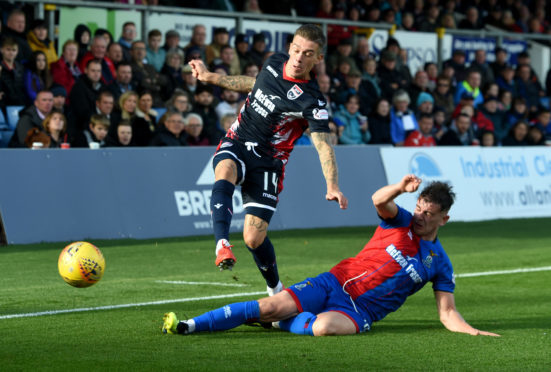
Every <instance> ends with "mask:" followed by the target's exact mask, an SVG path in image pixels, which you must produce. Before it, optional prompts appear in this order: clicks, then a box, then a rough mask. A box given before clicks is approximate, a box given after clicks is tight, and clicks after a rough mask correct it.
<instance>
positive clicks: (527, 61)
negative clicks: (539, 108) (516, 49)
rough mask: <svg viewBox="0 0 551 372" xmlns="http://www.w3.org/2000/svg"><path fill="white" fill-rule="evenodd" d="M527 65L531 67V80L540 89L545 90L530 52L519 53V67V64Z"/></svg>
mask: <svg viewBox="0 0 551 372" xmlns="http://www.w3.org/2000/svg"><path fill="white" fill-rule="evenodd" d="M522 65H526V66H529V67H530V80H532V82H533V83H534V84H536V86H537V87H538V90H542V91H543V87H542V85H541V83H540V81H539V78H538V75H537V74H536V71H535V70H534V69H533V68H532V59H531V58H530V54H528V52H526V51H524V52H521V53H519V54H518V55H517V69H518V67H519V66H522Z"/></svg>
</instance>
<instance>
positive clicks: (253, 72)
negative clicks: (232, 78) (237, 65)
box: [243, 62, 260, 78]
mask: <svg viewBox="0 0 551 372" xmlns="http://www.w3.org/2000/svg"><path fill="white" fill-rule="evenodd" d="M259 72H260V71H259V69H258V66H257V65H256V63H254V62H249V63H248V64H247V65H245V67H243V75H245V76H250V77H254V78H256V77H257V76H258V73H259Z"/></svg>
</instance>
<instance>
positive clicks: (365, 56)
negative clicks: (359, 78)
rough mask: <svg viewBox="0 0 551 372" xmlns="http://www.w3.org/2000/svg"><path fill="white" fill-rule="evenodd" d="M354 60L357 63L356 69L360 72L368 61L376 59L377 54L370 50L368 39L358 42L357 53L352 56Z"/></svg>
mask: <svg viewBox="0 0 551 372" xmlns="http://www.w3.org/2000/svg"><path fill="white" fill-rule="evenodd" d="M352 58H353V59H354V62H355V63H356V64H355V67H356V68H357V69H358V70H360V71H361V70H362V68H363V66H364V64H365V62H367V60H370V59H375V54H374V53H372V52H371V51H370V50H369V42H368V40H367V38H365V37H360V38H359V39H358V40H357V41H356V52H355V53H354V54H352Z"/></svg>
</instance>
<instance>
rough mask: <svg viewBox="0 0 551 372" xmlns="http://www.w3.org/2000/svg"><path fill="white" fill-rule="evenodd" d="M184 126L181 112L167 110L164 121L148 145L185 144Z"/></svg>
mask: <svg viewBox="0 0 551 372" xmlns="http://www.w3.org/2000/svg"><path fill="white" fill-rule="evenodd" d="M190 115H191V114H190ZM184 126H185V122H184V118H183V117H182V114H181V113H179V112H176V111H169V112H167V115H166V118H165V122H164V124H163V125H162V126H161V127H160V128H159V131H158V132H157V133H155V136H154V137H153V139H152V140H151V142H150V146H186V145H187V143H186V135H185V132H184Z"/></svg>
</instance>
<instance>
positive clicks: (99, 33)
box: [94, 28, 115, 49]
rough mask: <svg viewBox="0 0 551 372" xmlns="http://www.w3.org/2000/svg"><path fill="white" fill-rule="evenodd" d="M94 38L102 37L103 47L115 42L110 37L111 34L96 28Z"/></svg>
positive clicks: (111, 36) (103, 29)
mask: <svg viewBox="0 0 551 372" xmlns="http://www.w3.org/2000/svg"><path fill="white" fill-rule="evenodd" d="M96 36H100V37H102V38H103V39H104V40H105V45H109V44H111V43H112V42H114V41H115V40H114V39H113V35H111V32H109V30H107V29H105V28H96V31H94V37H96ZM106 49H107V48H106Z"/></svg>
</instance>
